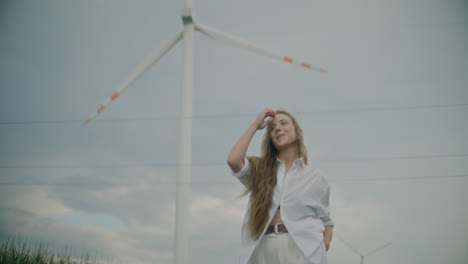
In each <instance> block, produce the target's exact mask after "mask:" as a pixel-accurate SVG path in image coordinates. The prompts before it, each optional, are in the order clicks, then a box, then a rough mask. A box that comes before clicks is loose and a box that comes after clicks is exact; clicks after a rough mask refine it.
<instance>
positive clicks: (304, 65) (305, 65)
mask: <svg viewBox="0 0 468 264" xmlns="http://www.w3.org/2000/svg"><path fill="white" fill-rule="evenodd" d="M301 66H302V67H304V68H308V69H310V68H312V66H310V64H307V63H301Z"/></svg>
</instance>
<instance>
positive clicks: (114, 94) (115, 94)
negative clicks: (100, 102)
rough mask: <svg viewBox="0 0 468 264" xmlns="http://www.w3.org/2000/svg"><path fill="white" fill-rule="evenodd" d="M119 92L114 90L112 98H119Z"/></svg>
mask: <svg viewBox="0 0 468 264" xmlns="http://www.w3.org/2000/svg"><path fill="white" fill-rule="evenodd" d="M119 95H120V94H119V93H118V92H114V93H113V94H112V95H111V97H110V98H111V100H112V101H114V100H115V99H117V97H119Z"/></svg>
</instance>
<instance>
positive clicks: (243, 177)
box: [231, 158, 250, 185]
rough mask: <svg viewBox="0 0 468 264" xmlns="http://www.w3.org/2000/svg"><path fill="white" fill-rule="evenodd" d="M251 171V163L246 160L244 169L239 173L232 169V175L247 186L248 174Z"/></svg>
mask: <svg viewBox="0 0 468 264" xmlns="http://www.w3.org/2000/svg"><path fill="white" fill-rule="evenodd" d="M249 170H250V163H249V160H248V159H247V158H244V167H242V169H241V170H240V171H238V172H234V171H233V170H232V169H231V174H232V175H233V176H234V177H236V178H237V179H239V181H240V182H241V183H242V184H244V185H246V184H247V174H248V173H249Z"/></svg>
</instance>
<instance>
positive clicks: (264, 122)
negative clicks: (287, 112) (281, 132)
mask: <svg viewBox="0 0 468 264" xmlns="http://www.w3.org/2000/svg"><path fill="white" fill-rule="evenodd" d="M275 115H276V113H275V111H273V110H272V109H270V108H265V110H263V111H262V112H261V113H260V114H259V115H258V117H257V119H255V124H256V126H257V130H260V129H264V128H265V127H266V126H268V124H270V123H271V122H273V119H274V118H275ZM268 117H270V118H268Z"/></svg>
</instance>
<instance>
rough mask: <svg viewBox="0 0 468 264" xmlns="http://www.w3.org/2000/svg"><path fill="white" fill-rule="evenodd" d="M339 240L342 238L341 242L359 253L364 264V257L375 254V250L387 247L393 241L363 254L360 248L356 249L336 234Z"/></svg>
mask: <svg viewBox="0 0 468 264" xmlns="http://www.w3.org/2000/svg"><path fill="white" fill-rule="evenodd" d="M336 237H337V238H338V239H339V240H341V242H343V243H344V244H345V245H346V246H348V247H349V248H350V249H351V250H352V251H353V252H354V253H356V254H358V255H359V256H360V257H361V264H364V257H368V256H370V255H372V254H374V253H375V252H377V251H379V250H381V249H384V248H386V247H388V246H389V245H390V244H391V243H392V242H388V243H387V244H385V245H383V246H380V247H377V248H375V249H373V250H371V251H369V252H368V253H366V254H362V253H361V252H359V251H358V250H356V249H355V248H354V247H353V246H351V244H350V243H348V242H346V241H345V240H344V239H343V238H341V237H339V236H336Z"/></svg>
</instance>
